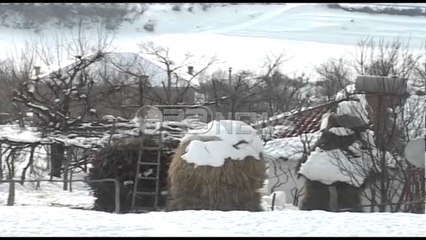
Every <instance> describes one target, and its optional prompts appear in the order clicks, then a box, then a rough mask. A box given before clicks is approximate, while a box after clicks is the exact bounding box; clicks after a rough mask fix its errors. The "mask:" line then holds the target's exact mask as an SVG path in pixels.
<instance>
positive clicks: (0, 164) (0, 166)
mask: <svg viewBox="0 0 426 240" xmlns="http://www.w3.org/2000/svg"><path fill="white" fill-rule="evenodd" d="M2 157H3V156H2V152H1V142H0V180H3V160H2Z"/></svg>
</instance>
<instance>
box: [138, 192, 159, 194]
mask: <svg viewBox="0 0 426 240" xmlns="http://www.w3.org/2000/svg"><path fill="white" fill-rule="evenodd" d="M135 194H140V195H156V194H157V193H155V192H136V193H135Z"/></svg>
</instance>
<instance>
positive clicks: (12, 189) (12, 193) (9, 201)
mask: <svg viewBox="0 0 426 240" xmlns="http://www.w3.org/2000/svg"><path fill="white" fill-rule="evenodd" d="M14 202H15V182H14V181H13V179H10V182H9V196H8V198H7V206H13V204H14Z"/></svg>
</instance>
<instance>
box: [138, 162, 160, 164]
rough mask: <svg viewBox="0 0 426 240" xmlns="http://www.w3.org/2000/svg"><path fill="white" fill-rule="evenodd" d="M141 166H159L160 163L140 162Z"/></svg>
mask: <svg viewBox="0 0 426 240" xmlns="http://www.w3.org/2000/svg"><path fill="white" fill-rule="evenodd" d="M139 164H141V165H158V164H159V163H156V162H139Z"/></svg>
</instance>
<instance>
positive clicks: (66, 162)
mask: <svg viewBox="0 0 426 240" xmlns="http://www.w3.org/2000/svg"><path fill="white" fill-rule="evenodd" d="M71 158H72V146H69V147H68V148H67V155H66V156H65V158H64V191H66V190H68V169H69V166H70V162H71Z"/></svg>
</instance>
